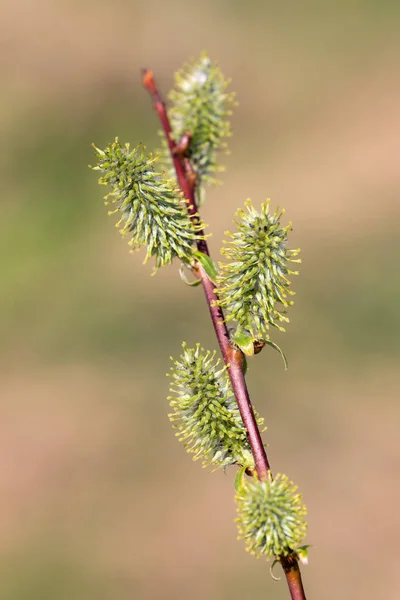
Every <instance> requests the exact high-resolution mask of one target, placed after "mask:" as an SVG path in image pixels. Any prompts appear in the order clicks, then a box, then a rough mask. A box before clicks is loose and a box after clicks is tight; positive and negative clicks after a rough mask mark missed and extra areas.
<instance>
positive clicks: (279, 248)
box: [217, 200, 301, 340]
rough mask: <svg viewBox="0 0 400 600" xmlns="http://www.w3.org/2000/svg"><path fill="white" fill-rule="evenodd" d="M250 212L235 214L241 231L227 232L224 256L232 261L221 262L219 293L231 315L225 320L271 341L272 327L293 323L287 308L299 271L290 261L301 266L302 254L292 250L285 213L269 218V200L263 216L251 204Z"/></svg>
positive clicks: (265, 204) (240, 211)
mask: <svg viewBox="0 0 400 600" xmlns="http://www.w3.org/2000/svg"><path fill="white" fill-rule="evenodd" d="M245 208H246V209H247V210H246V211H245V210H242V209H240V210H239V211H238V212H237V213H236V216H237V217H239V218H240V221H236V223H237V231H236V232H235V233H230V232H226V235H229V237H230V240H229V241H228V242H227V246H225V247H224V248H223V249H222V250H221V253H222V254H223V255H224V256H225V257H226V259H227V262H223V263H220V264H219V267H220V276H219V277H218V281H217V284H218V289H217V294H218V297H219V304H220V306H222V308H224V309H225V310H226V311H227V312H228V315H227V317H226V321H231V320H234V321H236V323H237V324H238V326H239V328H240V330H241V331H244V332H248V333H250V334H251V335H252V336H253V339H254V340H263V339H269V335H268V330H269V327H270V326H271V325H272V326H274V327H277V328H278V329H280V330H283V331H284V328H283V327H282V326H281V323H282V322H288V321H289V319H288V318H287V316H286V309H287V307H289V306H291V305H292V304H293V302H292V301H291V300H289V299H288V296H292V295H293V294H294V292H293V291H291V290H290V289H289V286H290V281H289V279H288V276H290V275H297V271H291V270H290V269H289V268H288V263H289V262H297V263H298V262H301V261H300V259H298V258H296V256H297V255H298V254H299V252H300V250H288V249H287V237H288V232H289V231H291V224H290V223H289V224H288V225H287V226H286V227H282V226H281V224H280V218H281V216H282V214H283V212H284V211H283V210H276V211H275V212H274V213H273V214H270V213H269V200H267V201H266V202H265V203H263V204H262V205H261V212H258V211H257V210H256V209H255V208H254V207H253V205H252V203H251V201H250V200H248V201H247V202H246V203H245Z"/></svg>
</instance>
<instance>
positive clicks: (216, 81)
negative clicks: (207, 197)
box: [161, 54, 235, 204]
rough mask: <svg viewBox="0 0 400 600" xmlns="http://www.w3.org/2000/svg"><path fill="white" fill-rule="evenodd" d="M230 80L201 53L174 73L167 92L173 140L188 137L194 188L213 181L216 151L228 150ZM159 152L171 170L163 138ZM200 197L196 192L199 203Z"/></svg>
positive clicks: (216, 160)
mask: <svg viewBox="0 0 400 600" xmlns="http://www.w3.org/2000/svg"><path fill="white" fill-rule="evenodd" d="M229 83H230V82H229V80H227V79H225V78H224V76H223V75H222V73H221V71H220V69H219V67H218V66H217V64H216V63H215V62H213V61H211V60H210V58H209V57H208V56H207V55H206V54H202V55H201V56H200V58H199V59H198V60H196V61H192V62H191V63H189V64H187V65H184V67H183V68H182V69H181V70H180V71H178V72H177V73H176V75H175V86H174V88H173V89H172V90H171V92H170V93H169V95H168V99H169V101H170V104H169V109H168V116H169V119H170V122H171V127H172V137H173V139H174V140H175V143H178V142H179V140H180V139H181V138H182V136H183V135H185V134H189V136H190V144H189V147H188V150H187V158H188V159H189V160H190V162H191V165H192V167H193V169H194V171H195V173H196V190H197V191H199V190H200V188H201V187H202V186H203V184H204V183H216V181H217V180H216V179H215V177H214V176H215V174H216V173H218V172H219V171H222V170H223V167H222V166H221V165H220V164H219V163H218V153H219V152H221V151H225V152H226V151H227V143H226V139H227V138H228V137H230V136H231V126H230V121H229V117H230V115H231V114H232V108H233V106H234V105H235V102H234V94H233V93H229V92H227V91H226V88H227V86H228V85H229ZM161 154H162V157H163V160H164V162H165V164H166V165H167V169H170V165H171V161H170V157H169V154H168V149H167V146H166V144H165V140H164V145H163V148H162V150H161ZM202 197H203V196H202V194H198V200H199V201H200V204H201V199H202Z"/></svg>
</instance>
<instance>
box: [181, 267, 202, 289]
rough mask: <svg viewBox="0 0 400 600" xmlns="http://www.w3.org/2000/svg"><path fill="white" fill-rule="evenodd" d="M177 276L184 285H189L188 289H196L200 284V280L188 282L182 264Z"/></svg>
mask: <svg viewBox="0 0 400 600" xmlns="http://www.w3.org/2000/svg"><path fill="white" fill-rule="evenodd" d="M179 275H180V278H181V279H182V281H183V283H186V285H189V286H190V287H197V286H198V285H200V284H201V280H200V279H195V280H194V281H189V279H188V278H187V275H186V272H185V265H184V264H182V265H181V266H180V267H179Z"/></svg>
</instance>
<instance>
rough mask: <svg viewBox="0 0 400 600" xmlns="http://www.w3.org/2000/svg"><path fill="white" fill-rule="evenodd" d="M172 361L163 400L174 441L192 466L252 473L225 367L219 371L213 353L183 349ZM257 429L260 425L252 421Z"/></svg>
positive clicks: (251, 460)
mask: <svg viewBox="0 0 400 600" xmlns="http://www.w3.org/2000/svg"><path fill="white" fill-rule="evenodd" d="M182 347H183V354H182V355H181V356H180V358H179V360H176V361H174V365H173V367H171V373H170V374H169V377H171V378H172V383H171V388H170V392H171V394H173V395H172V396H170V397H169V398H168V400H169V401H170V406H171V408H172V409H173V412H172V413H171V414H170V415H169V418H170V420H171V421H172V423H173V425H174V427H175V428H176V429H177V433H176V435H177V436H178V437H179V440H182V441H184V442H185V446H186V450H187V451H188V452H189V453H193V454H194V457H193V459H194V460H197V459H201V460H202V463H203V466H209V465H211V466H212V467H214V468H215V469H217V468H218V467H227V466H229V465H233V464H239V465H244V466H246V467H247V466H249V467H253V466H254V459H253V457H252V454H251V450H250V445H249V442H248V439H247V435H246V430H245V428H244V426H243V422H242V419H241V416H240V413H239V409H238V406H237V403H236V400H235V397H234V395H233V392H232V389H231V384H230V381H229V377H228V373H227V369H226V367H223V368H221V367H220V360H215V352H214V353H210V352H206V351H205V350H204V349H203V348H201V347H200V345H197V346H196V347H195V348H188V347H187V345H186V344H183V345H182ZM256 418H257V421H258V424H259V426H261V425H262V423H263V419H261V418H260V417H258V416H257V415H256Z"/></svg>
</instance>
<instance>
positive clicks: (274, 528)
mask: <svg viewBox="0 0 400 600" xmlns="http://www.w3.org/2000/svg"><path fill="white" fill-rule="evenodd" d="M296 491H297V487H296V486H295V485H294V484H293V483H292V482H291V481H289V479H288V478H287V477H286V475H280V474H278V475H277V476H276V478H275V479H274V480H271V479H268V480H263V481H259V480H254V479H253V480H251V481H247V480H245V481H243V483H242V484H241V486H240V487H239V489H238V491H237V494H236V503H237V513H238V517H237V519H236V521H237V524H238V529H239V538H240V539H244V540H245V543H246V550H247V551H249V552H251V553H252V554H254V555H255V556H256V557H257V558H259V557H260V556H262V555H265V556H266V557H267V558H274V557H276V558H279V557H282V556H286V555H288V554H290V553H291V552H293V551H295V550H296V548H297V547H298V546H299V544H300V543H301V542H302V541H303V538H304V536H305V534H306V531H307V524H306V521H305V516H306V514H307V509H306V507H305V505H304V504H303V501H302V498H301V495H300V494H299V493H296Z"/></svg>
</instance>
